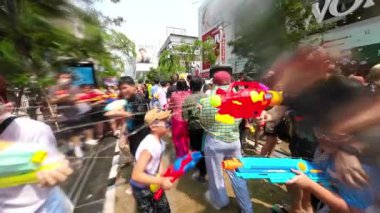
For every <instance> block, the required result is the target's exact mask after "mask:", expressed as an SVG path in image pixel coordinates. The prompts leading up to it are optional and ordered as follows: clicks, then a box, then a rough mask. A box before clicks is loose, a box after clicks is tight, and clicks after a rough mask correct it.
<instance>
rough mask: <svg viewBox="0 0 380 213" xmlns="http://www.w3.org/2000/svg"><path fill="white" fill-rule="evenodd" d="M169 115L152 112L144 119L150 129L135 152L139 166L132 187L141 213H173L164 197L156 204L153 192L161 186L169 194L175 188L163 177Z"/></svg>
mask: <svg viewBox="0 0 380 213" xmlns="http://www.w3.org/2000/svg"><path fill="white" fill-rule="evenodd" d="M169 117H170V111H160V110H159V109H152V110H150V111H148V112H147V113H146V115H145V118H144V121H145V125H146V126H149V128H150V134H148V135H147V136H146V137H145V138H144V139H143V140H142V141H141V143H140V145H139V146H138V148H137V151H136V155H135V158H136V164H135V166H134V168H133V171H132V178H131V180H130V184H131V187H132V192H133V196H134V198H135V200H136V203H137V209H138V212H160V213H161V212H162V213H166V212H170V206H169V202H168V200H167V198H166V196H165V193H164V194H163V195H162V197H161V198H160V200H158V201H156V200H155V199H154V198H153V196H154V193H153V192H152V191H151V190H150V185H151V184H156V185H159V186H161V187H162V188H163V189H165V190H167V189H170V188H171V187H172V185H173V184H172V183H171V181H170V178H169V177H160V176H158V174H162V173H163V166H162V161H161V159H162V154H163V152H164V150H165V143H164V141H163V140H162V139H161V138H162V137H163V136H165V135H166V134H167V133H168V132H169V129H170V128H169V127H170V125H169V122H168V120H169Z"/></svg>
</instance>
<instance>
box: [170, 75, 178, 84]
mask: <svg viewBox="0 0 380 213" xmlns="http://www.w3.org/2000/svg"><path fill="white" fill-rule="evenodd" d="M171 79H172V84H174V83H175V82H177V81H178V79H179V75H178V73H174V74H173V75H172V77H171Z"/></svg>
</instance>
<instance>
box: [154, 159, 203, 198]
mask: <svg viewBox="0 0 380 213" xmlns="http://www.w3.org/2000/svg"><path fill="white" fill-rule="evenodd" d="M202 157H203V156H202V153H201V152H192V153H189V154H187V155H186V156H184V157H182V158H178V159H177V160H176V161H175V162H174V163H173V165H171V166H170V167H169V168H168V169H167V170H166V171H165V173H164V174H163V175H162V177H170V181H171V182H172V183H174V181H176V180H177V179H178V178H180V177H181V176H182V175H183V174H185V173H186V172H188V171H189V170H191V169H193V168H194V167H195V166H196V164H197V163H198V161H199V160H200V159H201V158H202ZM150 189H151V191H153V192H154V199H155V200H160V199H161V197H162V194H163V193H164V190H163V189H162V188H161V187H159V186H158V187H157V185H151V186H150Z"/></svg>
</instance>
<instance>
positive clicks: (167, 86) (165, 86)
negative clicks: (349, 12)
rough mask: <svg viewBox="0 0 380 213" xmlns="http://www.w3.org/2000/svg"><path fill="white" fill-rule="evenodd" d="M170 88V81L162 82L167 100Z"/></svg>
mask: <svg viewBox="0 0 380 213" xmlns="http://www.w3.org/2000/svg"><path fill="white" fill-rule="evenodd" d="M169 87H170V83H169V81H163V82H162V88H163V89H164V91H165V94H166V98H167V94H168V90H169Z"/></svg>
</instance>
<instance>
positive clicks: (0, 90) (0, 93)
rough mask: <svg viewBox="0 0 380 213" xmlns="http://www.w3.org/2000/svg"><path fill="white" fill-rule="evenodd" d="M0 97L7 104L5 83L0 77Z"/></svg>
mask: <svg viewBox="0 0 380 213" xmlns="http://www.w3.org/2000/svg"><path fill="white" fill-rule="evenodd" d="M0 97H1V98H2V99H3V100H4V101H5V102H7V101H8V100H7V81H6V80H5V78H4V77H3V76H1V75H0Z"/></svg>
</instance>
